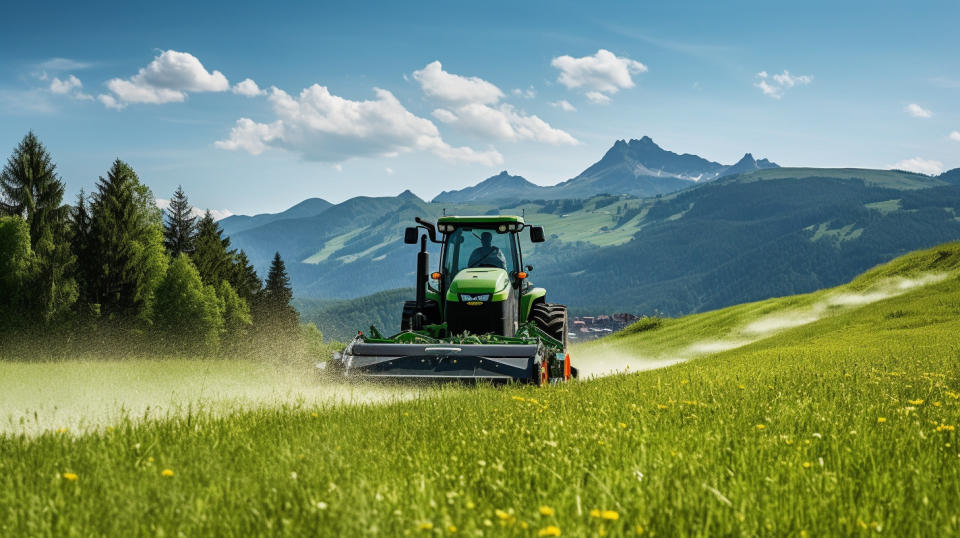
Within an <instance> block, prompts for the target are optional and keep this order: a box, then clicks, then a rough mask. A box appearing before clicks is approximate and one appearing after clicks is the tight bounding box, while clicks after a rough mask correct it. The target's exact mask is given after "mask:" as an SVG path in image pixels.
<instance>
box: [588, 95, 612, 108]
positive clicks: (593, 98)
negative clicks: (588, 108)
mask: <svg viewBox="0 0 960 538" xmlns="http://www.w3.org/2000/svg"><path fill="white" fill-rule="evenodd" d="M587 100H588V101H590V102H591V103H593V104H595V105H605V104H607V103H609V102H610V97H609V96H608V95H605V94H602V93H600V92H587Z"/></svg>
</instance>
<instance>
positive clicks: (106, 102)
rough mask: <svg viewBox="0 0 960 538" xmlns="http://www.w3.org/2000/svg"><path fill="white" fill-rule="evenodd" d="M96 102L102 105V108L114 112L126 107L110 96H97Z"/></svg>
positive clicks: (104, 94)
mask: <svg viewBox="0 0 960 538" xmlns="http://www.w3.org/2000/svg"><path fill="white" fill-rule="evenodd" d="M97 100H98V101H100V102H101V103H103V106H105V107H107V108H112V109H114V110H123V109H124V108H125V107H126V106H127V105H125V104H123V103H121V102H120V101H117V100H116V99H115V98H114V97H113V96H112V95H109V94H106V93H101V94H100V95H98V96H97Z"/></svg>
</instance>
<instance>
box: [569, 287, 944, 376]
mask: <svg viewBox="0 0 960 538" xmlns="http://www.w3.org/2000/svg"><path fill="white" fill-rule="evenodd" d="M947 276H949V275H947V274H944V273H936V274H927V275H923V276H920V277H918V278H903V277H895V278H889V279H886V280H883V281H882V282H880V283H878V284H877V285H875V286H873V287H871V288H870V289H869V290H867V291H865V292H863V293H854V292H834V293H831V294H827V295H826V296H825V297H824V298H823V299H822V300H820V301H817V302H816V303H814V304H812V305H809V306H806V307H802V308H795V309H785V310H783V311H780V312H775V313H772V314H767V315H765V316H762V317H760V318H759V319H757V320H755V321H752V322H750V323H748V324H746V325H745V326H742V327H738V328H735V329H733V330H731V331H730V332H729V333H728V334H727V335H725V336H722V337H720V338H716V339H708V340H701V341H698V342H694V343H693V344H691V345H689V346H687V347H685V348H683V349H681V350H679V351H676V352H672V353H670V354H668V355H667V356H650V357H642V356H637V355H631V354H628V353H624V352H622V351H614V350H612V349H610V348H609V347H606V346H598V347H597V348H594V349H591V350H590V351H589V352H587V353H586V354H583V355H581V354H571V355H572V356H574V364H575V365H576V366H577V367H578V368H579V370H580V374H581V377H582V378H585V379H586V378H590V377H604V376H608V375H615V374H621V373H628V372H638V371H643V370H654V369H657V368H663V367H666V366H671V365H674V364H677V363H680V362H684V361H687V360H690V359H693V358H696V357H700V356H703V355H710V354H713V353H720V352H723V351H729V350H731V349H736V348H739V347H743V346H745V345H748V344H751V343H753V342H756V341H758V340H761V339H763V338H767V337H769V336H772V335H774V334H776V333H778V332H781V331H784V330H787V329H793V328H795V327H800V326H803V325H807V324H809V323H813V322H815V321H819V320H820V319H823V318H824V317H826V316H829V315H833V314H836V313H840V312H846V311H849V310H851V309H854V308H857V307H861V306H865V305H868V304H871V303H875V302H877V301H882V300H884V299H889V298H891V297H895V296H897V295H900V294H903V293H906V292H907V291H910V290H912V289H915V288H918V287H921V286H926V285H929V284H934V283H936V282H940V281H942V280H944V279H946V278H947Z"/></svg>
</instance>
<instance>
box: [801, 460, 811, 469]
mask: <svg viewBox="0 0 960 538" xmlns="http://www.w3.org/2000/svg"><path fill="white" fill-rule="evenodd" d="M810 467H813V464H812V463H810V462H809V461H805V462H803V468H804V469H809V468H810Z"/></svg>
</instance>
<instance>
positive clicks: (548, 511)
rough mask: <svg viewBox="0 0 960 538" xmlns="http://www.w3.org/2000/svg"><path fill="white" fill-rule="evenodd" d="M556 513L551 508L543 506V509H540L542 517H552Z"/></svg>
mask: <svg viewBox="0 0 960 538" xmlns="http://www.w3.org/2000/svg"><path fill="white" fill-rule="evenodd" d="M555 513H556V510H554V509H553V508H550V507H549V506H541V507H540V515H541V516H552V515H553V514H555Z"/></svg>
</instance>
